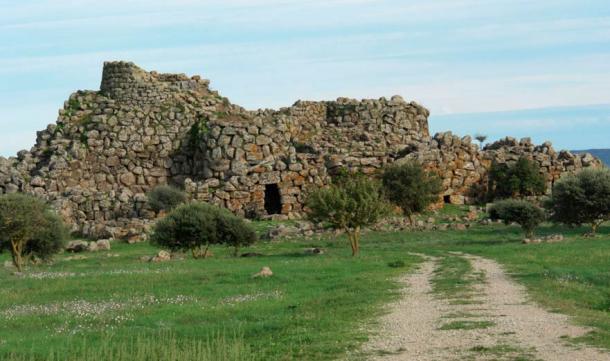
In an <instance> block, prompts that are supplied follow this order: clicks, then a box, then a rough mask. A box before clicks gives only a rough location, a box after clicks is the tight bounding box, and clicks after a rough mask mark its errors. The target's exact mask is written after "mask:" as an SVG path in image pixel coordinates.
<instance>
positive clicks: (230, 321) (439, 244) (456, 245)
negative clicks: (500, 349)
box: [0, 222, 610, 361]
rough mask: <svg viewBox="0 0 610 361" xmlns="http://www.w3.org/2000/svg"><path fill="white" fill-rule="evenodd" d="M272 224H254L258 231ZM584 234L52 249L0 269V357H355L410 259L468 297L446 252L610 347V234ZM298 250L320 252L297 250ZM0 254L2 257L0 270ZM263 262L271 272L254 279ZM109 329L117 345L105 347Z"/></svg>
mask: <svg viewBox="0 0 610 361" xmlns="http://www.w3.org/2000/svg"><path fill="white" fill-rule="evenodd" d="M272 224H273V223H270V222H265V223H260V224H259V223H257V224H256V227H257V228H258V229H259V231H260V232H264V231H265V230H267V229H268V228H269V227H270V226H271V225H272ZM584 232H585V229H584V228H583V229H568V228H556V227H550V226H547V227H544V228H543V229H542V230H541V234H551V233H563V234H564V235H566V241H565V242H562V243H557V244H535V245H523V244H521V243H520V239H521V232H520V229H519V228H516V227H515V228H513V227H504V226H489V227H473V228H471V229H469V230H468V231H445V232H419V233H408V232H403V233H375V232H369V233H366V234H365V235H364V236H363V239H362V250H361V252H362V255H361V256H360V257H358V258H352V257H350V255H349V254H350V251H349V246H348V245H347V241H346V239H345V238H344V237H339V238H336V239H335V238H331V239H328V240H321V241H291V242H269V243H266V242H262V243H260V244H258V245H257V246H255V247H252V248H249V249H245V250H243V251H244V252H257V253H262V254H264V255H266V256H264V257H253V258H233V257H231V256H230V250H228V249H225V248H221V247H219V248H214V249H213V252H214V254H215V256H214V257H213V258H211V259H206V260H192V259H190V258H189V257H186V258H185V259H184V260H176V261H171V262H167V263H160V264H152V263H142V262H140V261H139V260H138V259H139V257H140V256H143V255H152V254H154V253H156V251H157V250H156V249H155V248H153V247H151V246H149V245H147V244H136V245H126V244H115V245H114V248H113V250H112V251H111V252H100V253H93V254H86V256H87V258H86V259H82V260H74V259H73V260H67V259H66V257H67V256H68V255H62V256H59V257H58V258H57V260H56V262H55V263H54V264H53V265H43V266H36V267H31V268H30V269H29V270H28V272H27V275H26V277H23V278H18V277H16V276H13V275H11V273H10V272H8V271H5V270H3V269H0V284H1V285H2V287H0V359H7V358H8V357H9V356H8V354H9V353H17V355H12V356H10V357H12V359H11V358H9V360H11V361H13V360H20V358H19V357H25V360H27V361H30V360H31V359H32V358H31V357H30V355H34V356H37V357H38V359H40V360H47V359H49V358H48V357H47V356H48V355H50V354H52V353H54V354H55V355H58V356H57V357H56V359H58V358H59V359H62V360H64V359H67V360H70V359H69V358H68V355H72V354H77V355H78V353H79V352H80V351H79V350H105V351H103V353H99V354H98V356H99V358H98V359H99V360H105V359H108V360H110V359H117V360H121V359H120V358H118V356H116V355H114V354H113V352H115V353H116V352H119V351H118V350H120V349H128V350H132V351H133V350H134V349H138V348H141V349H144V350H146V351H140V352H142V353H144V355H145V356H142V357H143V358H141V359H146V357H147V356H146V354H145V352H151V354H150V355H155V354H154V353H155V352H160V351H159V350H160V349H164V348H169V349H174V350H176V352H177V353H178V354H179V355H182V356H181V357H182V358H179V359H184V360H189V358H188V357H191V356H189V355H195V356H197V355H199V354H197V352H199V351H196V350H195V348H197V347H199V348H201V352H208V353H212V354H214V353H216V354H219V353H222V352H225V353H226V352H233V351H231V350H234V352H238V351H235V350H242V351H243V350H249V351H248V352H246V353H247V354H249V355H251V356H252V359H255V360H314V361H315V360H332V359H336V358H338V357H345V355H348V354H349V355H354V354H355V353H357V350H358V348H359V346H360V345H361V344H362V342H364V341H365V340H366V339H367V336H368V334H369V333H370V332H371V330H373V329H374V322H375V319H376V318H377V317H378V316H379V315H380V314H381V313H382V312H383V306H384V304H385V303H387V302H390V301H391V300H393V299H395V298H396V297H398V295H399V293H398V289H399V287H400V285H399V284H398V283H397V281H396V280H397V276H399V275H400V274H403V273H406V272H409V271H410V270H411V269H412V268H413V266H414V265H415V264H416V263H418V262H420V259H419V258H418V257H416V256H411V255H409V253H410V252H415V253H425V254H428V255H431V256H435V257H439V262H440V263H439V264H440V265H441V269H440V270H439V272H437V274H436V275H435V281H434V287H435V290H436V291H438V292H440V293H442V294H445V295H446V296H447V297H453V298H455V299H457V300H459V299H466V300H467V299H468V295H469V294H470V293H471V290H472V287H473V286H474V285H475V284H476V282H479V281H480V280H478V279H477V277H479V276H480V275H479V276H477V275H472V274H471V269H470V266H469V265H468V263H467V262H464V261H463V260H462V259H461V258H460V257H458V256H455V255H453V254H451V253H450V252H453V251H458V252H464V253H471V254H476V255H480V256H483V257H489V258H492V259H495V260H497V261H498V262H500V263H501V264H503V265H504V266H505V267H506V269H507V270H508V271H509V272H510V273H511V274H512V275H513V276H514V278H515V279H516V280H517V281H519V282H521V283H522V284H524V285H525V286H526V287H527V288H528V290H529V292H530V294H531V295H532V297H533V299H534V300H536V301H538V302H540V303H541V304H542V305H544V306H545V307H547V308H548V309H551V310H555V311H558V312H562V313H566V314H569V315H572V316H574V318H575V320H576V321H577V322H578V323H580V324H583V325H588V326H591V327H593V328H594V329H595V332H594V333H592V334H590V335H587V336H586V337H584V338H582V339H580V340H577V341H579V342H587V343H590V344H594V345H597V346H600V347H605V348H607V349H610V314H609V313H610V267H609V266H608V265H609V264H610V227H607V226H606V227H603V228H602V229H601V232H600V233H601V234H602V236H601V237H599V238H596V239H585V238H583V237H581V236H580V235H581V234H582V233H584ZM306 247H322V248H324V249H325V251H326V253H325V254H324V255H322V256H306V255H304V254H303V252H302V250H303V248H306ZM115 255H117V256H115ZM5 260H8V255H6V254H2V255H0V264H1V263H3V262H4V261H5ZM403 263H404V265H405V266H404V267H402V264H403ZM390 265H392V266H390ZM262 266H269V267H271V269H272V270H273V272H274V276H273V277H271V278H268V279H252V278H251V275H252V274H254V273H256V272H257V271H259V270H260V268H261V267H262ZM455 285H457V286H455ZM159 332H165V333H166V334H171V336H168V337H159ZM108 335H112V338H113V340H114V342H112V343H110V346H104V345H108ZM219 335H226V337H225V336H223V337H221V338H220V339H219ZM234 335H236V336H234ZM138 345H139V346H138ZM198 345H199V346H198ZM202 345H208V346H205V347H203V346H202ZM214 345H216V346H214ZM104 347H106V349H104ZM83 352H84V351H83ZM100 352H102V351H100ZM240 352H241V351H240ZM108 355H110V356H108ZM28 357H30V358H28ZM62 357H63V358H62ZM149 357H152V359H154V356H149ZM201 357H202V358H201V359H203V360H206V359H205V358H203V356H201ZM236 357H237V359H239V357H241V356H236ZM83 359H85V358H83ZM170 359H171V358H170ZM85 360H86V359H85ZM134 360H139V359H134Z"/></svg>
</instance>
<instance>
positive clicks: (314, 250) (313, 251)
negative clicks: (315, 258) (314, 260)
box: [305, 247, 324, 255]
mask: <svg viewBox="0 0 610 361" xmlns="http://www.w3.org/2000/svg"><path fill="white" fill-rule="evenodd" d="M305 254H314V255H320V254H324V250H323V249H322V248H317V247H314V248H305Z"/></svg>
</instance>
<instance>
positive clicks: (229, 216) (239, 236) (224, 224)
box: [217, 209, 257, 256]
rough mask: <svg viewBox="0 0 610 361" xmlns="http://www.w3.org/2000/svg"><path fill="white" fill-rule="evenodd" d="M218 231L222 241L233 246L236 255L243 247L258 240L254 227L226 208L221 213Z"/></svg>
mask: <svg viewBox="0 0 610 361" xmlns="http://www.w3.org/2000/svg"><path fill="white" fill-rule="evenodd" d="M217 231H218V234H219V237H220V239H221V240H222V243H224V244H226V245H227V246H230V247H233V249H234V252H233V254H234V255H235V256H238V254H239V249H240V248H241V247H247V246H250V245H252V244H254V242H256V240H257V236H256V231H255V230H254V227H252V225H251V224H250V223H247V222H246V221H244V220H243V219H242V218H240V217H238V216H236V215H234V214H233V213H231V212H229V211H228V210H226V209H222V210H221V212H220V214H219V217H218V219H217Z"/></svg>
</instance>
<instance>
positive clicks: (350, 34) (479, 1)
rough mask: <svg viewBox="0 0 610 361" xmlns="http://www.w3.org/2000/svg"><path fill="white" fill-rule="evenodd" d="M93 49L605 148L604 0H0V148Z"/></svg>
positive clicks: (252, 87)
mask: <svg viewBox="0 0 610 361" xmlns="http://www.w3.org/2000/svg"><path fill="white" fill-rule="evenodd" d="M105 60H131V61H134V62H136V63H137V64H139V65H140V66H142V67H144V68H145V69H147V70H158V71H162V72H184V73H187V74H191V75H192V74H200V75H202V76H203V77H206V78H209V79H211V80H212V87H213V88H215V89H217V90H219V91H220V92H221V93H222V94H223V95H225V96H228V97H229V98H230V99H231V100H232V101H233V102H234V103H237V104H240V105H243V106H245V107H247V108H250V109H254V108H259V107H263V108H267V107H272V108H277V107H281V106H287V105H291V104H292V103H294V101H296V100H297V99H311V100H324V99H335V98H337V97H339V96H348V97H353V98H368V97H374V98H377V97H380V96H391V95H393V94H400V95H402V96H403V97H404V98H405V99H412V100H416V101H418V102H420V103H422V104H423V105H425V106H426V107H428V108H429V109H430V110H431V112H432V116H431V119H430V125H431V129H432V130H433V131H440V130H452V131H454V133H457V134H461V135H466V134H473V133H477V132H478V133H484V134H488V135H489V136H490V138H492V139H496V138H499V137H501V136H504V135H513V136H517V137H521V136H527V135H531V136H532V138H533V139H534V141H536V142H542V141H545V140H551V141H553V143H554V144H556V147H557V148H570V149H574V148H594V147H595V148H604V147H610V142H609V141H608V136H607V135H608V134H610V4H609V3H608V1H607V0H580V1H576V0H570V1H567V0H553V1H547V0H538V1H531V0H528V1H520V0H493V1H492V0H437V1H435V0H429V1H426V2H423V1H411V0H400V1H399V0H324V1H322V0H299V1H289V0H224V1H205V0H203V1H194V0H173V1H162V0H147V1H144V0H122V1H115V0H106V1H99V0H96V1H90V0H81V1H67V0H52V1H51V0H40V1H30V0H20V1H14V0H11V1H6V0H0V127H1V129H2V132H0V155H4V156H9V155H13V154H14V153H15V152H16V151H17V150H19V149H23V148H29V147H31V145H32V144H33V142H34V138H35V131H36V130H40V129H42V128H44V127H45V126H46V125H47V124H48V123H52V122H54V121H55V119H56V117H57V110H58V109H59V108H60V107H61V106H62V104H63V101H64V100H65V99H67V97H68V96H69V95H70V93H71V92H73V91H75V90H77V89H98V88H99V82H100V77H101V68H102V63H103V61H105Z"/></svg>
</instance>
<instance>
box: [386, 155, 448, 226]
mask: <svg viewBox="0 0 610 361" xmlns="http://www.w3.org/2000/svg"><path fill="white" fill-rule="evenodd" d="M381 179H382V184H383V190H384V192H385V194H386V196H387V197H388V199H389V200H390V201H391V202H392V203H394V204H396V205H397V206H399V207H400V208H401V209H402V210H403V212H404V214H405V215H406V216H408V217H409V220H410V221H411V223H413V214H415V213H419V212H423V211H424V210H426V208H427V207H428V206H429V205H430V204H432V203H434V202H435V201H437V200H438V197H439V194H440V192H441V190H442V182H441V179H440V177H439V176H438V175H436V174H434V173H429V172H426V171H425V170H424V168H423V167H422V166H421V165H420V164H419V163H416V162H408V163H404V164H394V165H390V166H388V167H386V168H385V169H384V171H383V174H382V176H381Z"/></svg>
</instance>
